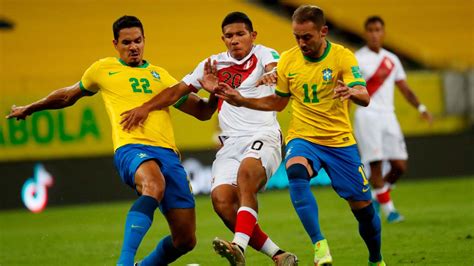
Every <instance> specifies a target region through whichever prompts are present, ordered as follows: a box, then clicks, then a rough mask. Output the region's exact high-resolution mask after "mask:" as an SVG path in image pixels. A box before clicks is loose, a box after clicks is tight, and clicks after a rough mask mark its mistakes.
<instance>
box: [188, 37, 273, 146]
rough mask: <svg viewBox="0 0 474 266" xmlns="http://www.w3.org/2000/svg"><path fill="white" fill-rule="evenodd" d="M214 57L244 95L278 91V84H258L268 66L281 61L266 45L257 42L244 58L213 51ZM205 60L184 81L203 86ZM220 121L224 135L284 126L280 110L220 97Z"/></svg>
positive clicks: (223, 74)
mask: <svg viewBox="0 0 474 266" xmlns="http://www.w3.org/2000/svg"><path fill="white" fill-rule="evenodd" d="M210 58H211V61H214V60H215V61H217V71H218V77H219V81H221V82H225V83H227V84H229V85H230V86H231V87H233V88H235V89H236V90H239V92H240V93H241V94H242V96H244V97H249V98H261V97H265V96H268V95H272V94H274V93H275V89H274V87H270V86H264V85H262V86H259V87H256V84H257V81H258V79H259V78H260V77H261V76H262V75H263V74H264V73H265V66H266V65H268V64H270V63H274V62H278V59H279V58H280V57H279V55H278V53H277V52H276V51H275V50H273V49H270V48H267V47H265V46H263V45H255V46H254V47H253V48H252V50H251V52H250V53H249V54H248V55H247V56H246V57H245V58H243V59H242V60H236V59H234V58H233V57H232V56H231V55H230V54H229V53H228V52H223V53H220V54H217V55H212V56H211V57H210ZM206 61H207V59H205V60H203V61H202V62H201V63H200V64H199V65H198V66H197V67H196V68H195V69H194V71H193V72H192V73H190V74H188V75H186V76H185V77H184V78H183V80H182V81H183V82H184V83H186V84H187V85H189V86H192V87H194V88H195V89H196V90H198V89H200V88H201V85H200V84H199V81H198V79H202V76H203V74H204V64H205V62H206ZM218 110H219V125H220V128H221V130H222V135H223V136H227V137H228V136H252V135H254V134H256V133H261V132H264V131H272V132H275V131H278V130H279V129H280V126H279V124H278V122H277V119H276V112H264V111H257V110H253V109H248V108H245V107H235V106H232V105H230V104H228V103H227V102H223V101H219V107H218Z"/></svg>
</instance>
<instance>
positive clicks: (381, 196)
mask: <svg viewBox="0 0 474 266" xmlns="http://www.w3.org/2000/svg"><path fill="white" fill-rule="evenodd" d="M376 196H377V200H378V201H379V202H380V204H384V203H387V202H389V201H390V189H387V190H386V191H385V192H382V193H377V194H376Z"/></svg>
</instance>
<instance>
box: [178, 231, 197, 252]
mask: <svg viewBox="0 0 474 266" xmlns="http://www.w3.org/2000/svg"><path fill="white" fill-rule="evenodd" d="M196 244H197V240H196V235H195V234H189V235H184V234H182V235H180V236H177V237H173V246H174V247H175V248H177V249H179V250H181V251H183V252H189V251H191V250H193V249H194V247H195V246H196Z"/></svg>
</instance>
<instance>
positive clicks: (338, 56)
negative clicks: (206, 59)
mask: <svg viewBox="0 0 474 266" xmlns="http://www.w3.org/2000/svg"><path fill="white" fill-rule="evenodd" d="M292 20H293V23H292V28H293V34H294V36H295V38H296V42H297V44H298V46H295V47H294V48H292V49H290V50H288V51H286V52H284V53H283V54H282V56H281V59H280V61H279V62H278V66H277V74H278V75H277V87H276V94H273V95H270V96H267V97H263V98H259V99H257V98H246V97H247V96H245V95H243V96H244V97H242V95H240V94H239V92H238V91H236V90H232V89H231V88H229V87H228V86H227V85H226V84H224V83H221V84H220V87H219V88H217V89H216V91H215V92H216V95H217V96H218V97H220V98H222V99H224V100H226V101H227V102H229V103H232V104H235V105H237V106H243V107H247V108H252V109H257V110H267V111H275V110H276V111H281V110H283V109H284V108H285V107H286V105H287V104H288V102H289V99H290V98H292V99H293V101H292V104H291V107H292V110H293V112H292V119H291V122H290V126H289V130H288V136H287V138H286V141H287V146H286V158H285V163H286V171H287V174H288V179H289V187H290V197H291V201H292V203H293V207H294V208H295V210H296V213H297V214H298V216H299V218H300V220H301V222H302V223H303V226H304V228H305V229H306V232H307V233H308V235H309V237H310V238H311V241H312V243H313V244H314V263H315V265H328V264H331V263H332V257H331V254H330V253H329V247H328V244H327V241H326V239H325V237H324V236H323V234H322V233H321V230H320V228H319V221H318V206H317V204H316V200H315V198H314V196H313V194H312V193H311V190H310V186H309V181H310V179H311V178H313V177H315V176H316V175H317V173H318V171H319V170H320V169H321V168H324V169H325V170H326V172H327V173H328V175H329V177H330V178H331V181H332V186H333V188H334V190H335V191H336V192H337V193H338V194H339V196H340V197H342V198H344V199H345V200H346V201H347V202H348V203H349V206H350V207H351V209H352V212H353V213H354V216H355V217H356V219H357V220H358V222H359V233H360V235H361V236H362V238H363V239H364V241H365V243H366V245H367V248H368V250H369V265H385V263H384V262H383V260H382V255H381V250H380V248H381V227H380V218H379V217H378V215H376V214H375V211H374V208H373V206H372V204H371V195H370V186H369V181H368V180H367V179H366V177H365V174H364V170H363V167H362V163H361V160H360V157H359V153H358V150H357V146H356V141H355V139H354V136H353V135H352V129H351V124H350V121H349V114H348V109H349V103H348V102H349V101H348V100H350V101H352V102H353V103H355V104H357V105H360V106H367V105H368V104H369V101H370V98H369V94H368V93H367V90H366V88H365V81H364V79H363V78H362V75H361V73H360V71H359V67H358V64H357V60H356V58H355V56H354V54H352V52H350V51H349V50H348V49H346V48H344V47H343V46H341V45H338V44H335V43H332V42H330V41H328V40H326V35H327V33H328V27H327V26H326V22H325V18H324V13H323V11H322V10H321V9H320V8H319V7H316V6H310V5H304V6H300V7H299V8H298V9H296V11H295V12H294V14H293V18H292ZM341 79H342V81H341ZM354 263H355V264H357V263H356V262H354Z"/></svg>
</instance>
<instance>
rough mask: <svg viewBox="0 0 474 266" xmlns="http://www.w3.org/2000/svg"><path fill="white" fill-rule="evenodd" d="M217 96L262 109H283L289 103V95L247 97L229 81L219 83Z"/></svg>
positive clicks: (231, 101) (231, 102)
mask: <svg viewBox="0 0 474 266" xmlns="http://www.w3.org/2000/svg"><path fill="white" fill-rule="evenodd" d="M215 91H216V95H217V97H219V98H221V99H223V100H225V101H226V102H228V103H230V104H232V105H234V106H244V107H247V108H250V109H255V110H260V111H278V112H280V111H282V110H283V109H285V107H286V105H287V104H288V101H289V99H290V98H289V97H281V96H279V95H276V94H272V95H269V96H266V97H263V98H245V97H242V95H240V93H239V92H238V91H237V90H235V89H233V88H232V87H230V86H229V85H228V84H227V83H223V82H221V83H219V87H218V88H217V89H216V90H215Z"/></svg>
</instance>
